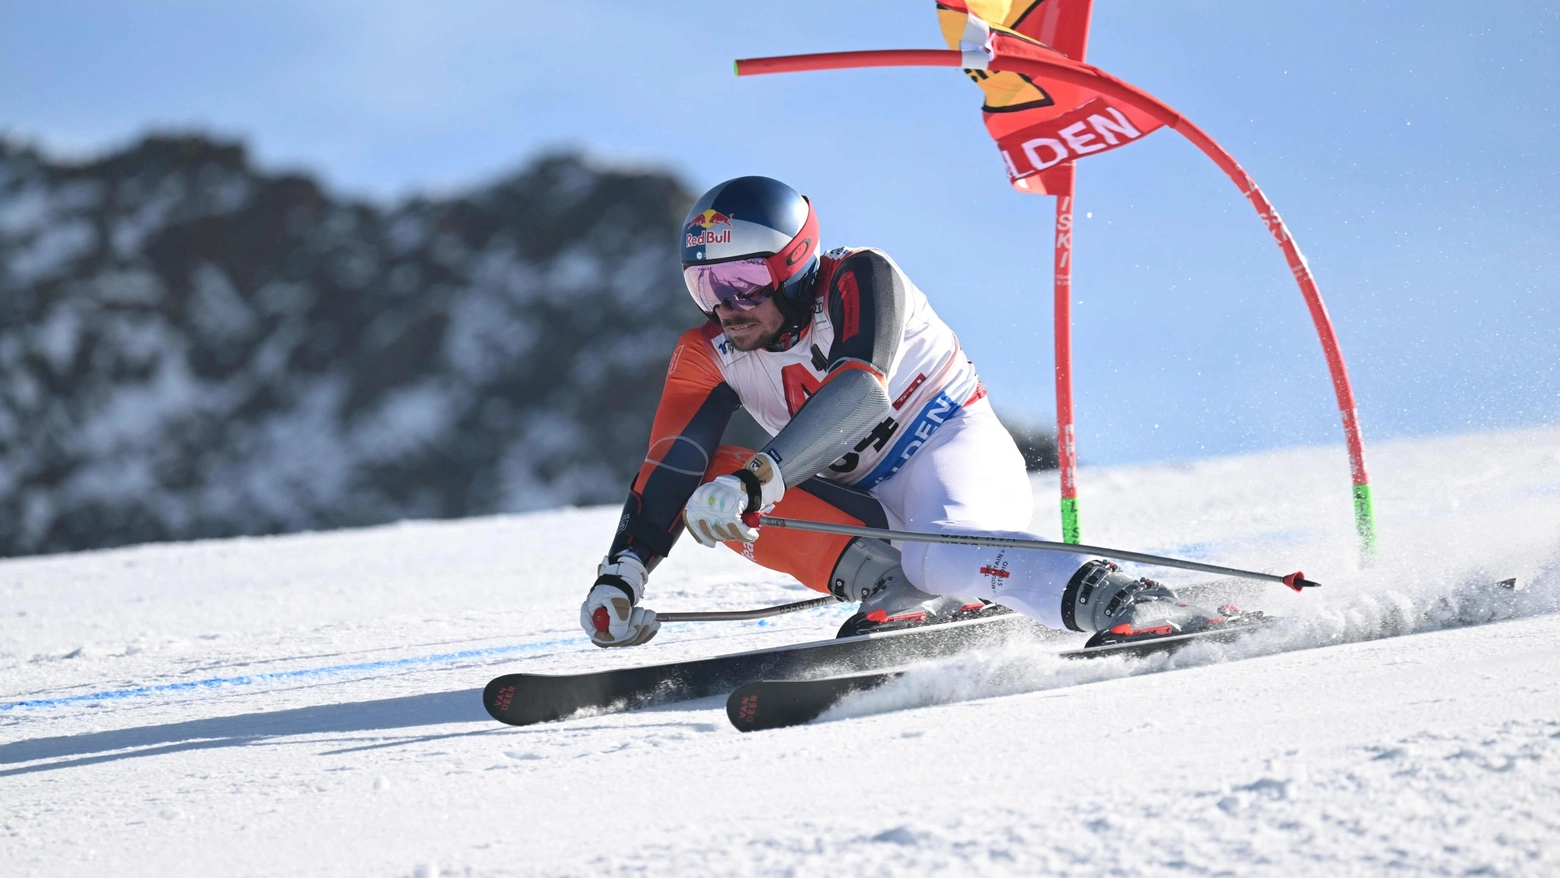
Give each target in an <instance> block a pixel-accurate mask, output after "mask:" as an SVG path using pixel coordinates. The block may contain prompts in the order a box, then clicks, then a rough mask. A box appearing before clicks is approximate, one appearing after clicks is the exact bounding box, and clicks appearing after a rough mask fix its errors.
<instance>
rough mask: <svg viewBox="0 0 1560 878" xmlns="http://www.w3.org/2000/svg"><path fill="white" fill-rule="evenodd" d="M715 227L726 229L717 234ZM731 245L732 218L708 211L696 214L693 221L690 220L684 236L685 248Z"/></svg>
mask: <svg viewBox="0 0 1560 878" xmlns="http://www.w3.org/2000/svg"><path fill="white" fill-rule="evenodd" d="M715 226H725V228H724V229H721V230H720V231H718V232H717V231H715V228H714V227H715ZM730 243H731V217H729V216H727V215H725V214H723V213H721V212H720V211H718V210H706V211H704V212H702V213H696V214H694V215H693V219H690V220H688V230H687V232H686V234H684V235H683V246H684V247H698V246H701V245H706V244H730Z"/></svg>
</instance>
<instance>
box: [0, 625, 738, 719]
mask: <svg viewBox="0 0 1560 878" xmlns="http://www.w3.org/2000/svg"><path fill="white" fill-rule="evenodd" d="M768 625H769V620H768V619H760V620H758V625H757V627H768ZM743 627H747V626H746V625H744V626H743ZM587 642H588V641H587V640H586V639H585V638H583V637H565V638H563V639H561V640H543V641H540V642H538V643H521V644H514V645H511V646H489V647H486V648H483V649H466V650H461V651H460V652H441V653H436V654H434V655H419V656H411V657H409V658H399V659H382V660H380V661H374V662H356V663H353V664H348V665H328V666H326V667H323V668H299V669H298V670H296V671H273V672H270V673H265V674H244V675H242V676H238V677H207V678H206V679H204V680H190V681H188V682H184V683H160V684H158V685H156V686H136V687H134V688H131V689H110V690H108V691H107V692H89V693H87V694H85V695H68V696H66V697H64V698H34V699H30V700H27V701H6V702H0V713H5V712H8V711H12V710H16V709H18V708H29V707H33V708H36V707H64V706H66V705H70V704H88V703H92V702H97V701H118V700H119V699H121V698H135V697H138V696H142V695H161V694H163V693H165V692H189V691H193V690H195V689H217V688H220V687H222V686H252V685H254V684H256V683H271V682H275V681H277V680H300V679H306V678H309V677H328V676H332V675H334V674H350V673H353V672H355V671H382V670H385V669H386V668H405V667H411V666H413V665H432V664H438V663H440V662H453V661H463V660H465V659H473V658H485V657H487V656H495V655H513V654H514V653H517V652H529V651H532V650H537V649H548V648H551V647H555V646H571V645H573V646H578V645H581V644H584V643H587Z"/></svg>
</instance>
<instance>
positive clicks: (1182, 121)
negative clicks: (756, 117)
mask: <svg viewBox="0 0 1560 878" xmlns="http://www.w3.org/2000/svg"><path fill="white" fill-rule="evenodd" d="M856 67H961V68H984V69H989V70H994V71H1004V70H1007V71H1012V72H1015V73H1021V74H1024V75H1025V76H1029V77H1034V78H1049V79H1054V80H1057V81H1059V82H1066V83H1070V84H1073V85H1080V86H1083V87H1085V88H1088V89H1091V90H1093V91H1095V92H1098V93H1099V94H1102V95H1105V96H1108V97H1111V98H1114V99H1116V100H1119V101H1121V102H1122V103H1125V104H1127V105H1129V106H1131V107H1133V108H1134V109H1137V110H1140V111H1142V112H1144V113H1147V114H1148V115H1150V116H1152V117H1154V118H1155V119H1157V120H1158V121H1159V122H1161V123H1162V124H1164V125H1166V126H1167V127H1169V128H1172V129H1174V130H1175V131H1177V132H1178V133H1180V134H1181V136H1182V137H1185V138H1186V139H1187V140H1189V141H1191V142H1192V144H1193V145H1195V146H1196V147H1197V148H1198V149H1200V150H1202V152H1203V154H1204V155H1206V156H1208V158H1210V159H1212V160H1213V162H1214V164H1216V165H1218V166H1219V169H1220V170H1222V171H1224V173H1225V175H1226V176H1228V177H1229V178H1230V180H1231V181H1233V182H1234V183H1235V186H1236V188H1238V189H1239V190H1240V193H1241V195H1244V196H1245V197H1246V200H1247V201H1249V202H1251V206H1252V207H1253V208H1255V209H1256V211H1257V216H1258V217H1259V218H1261V220H1262V222H1263V224H1264V225H1266V226H1267V229H1268V232H1269V234H1271V235H1272V236H1273V240H1274V242H1275V243H1277V244H1278V246H1279V249H1280V250H1281V251H1283V254H1284V259H1285V260H1286V261H1287V262H1288V263H1289V269H1290V272H1291V273H1292V274H1293V275H1294V278H1295V283H1296V284H1297V285H1299V287H1300V294H1301V295H1302V296H1303V297H1304V298H1305V303H1306V307H1307V308H1308V309H1309V310H1310V312H1311V322H1312V323H1313V324H1314V325H1315V327H1316V334H1317V339H1318V340H1319V341H1320V342H1321V345H1322V354H1323V356H1324V357H1325V358H1326V360H1327V369H1328V372H1329V373H1330V374H1331V376H1332V384H1333V393H1334V395H1335V396H1336V398H1337V400H1338V410H1339V414H1340V416H1341V419H1342V422H1343V433H1344V440H1345V444H1346V445H1347V447H1348V450H1349V471H1350V478H1351V481H1352V482H1353V499H1354V523H1355V530H1356V532H1357V533H1358V534H1359V540H1360V551H1361V554H1362V555H1365V556H1370V555H1374V554H1375V552H1376V525H1375V511H1374V506H1373V504H1372V502H1371V492H1370V478H1369V475H1368V474H1367V473H1366V471H1365V443H1364V440H1363V439H1362V438H1361V436H1360V425H1359V412H1358V410H1357V408H1356V405H1355V402H1354V390H1353V387H1352V385H1351V384H1350V383H1349V372H1348V368H1347V367H1346V366H1345V365H1344V362H1343V351H1342V349H1341V348H1340V347H1339V345H1338V336H1337V333H1336V331H1335V330H1334V329H1333V325H1332V318H1331V317H1330V316H1329V315H1328V313H1327V306H1326V305H1325V304H1324V303H1323V302H1322V295H1321V291H1320V290H1319V289H1318V288H1317V286H1316V278H1315V277H1313V276H1312V274H1311V269H1310V266H1308V265H1307V264H1306V261H1305V257H1304V256H1302V255H1301V254H1300V248H1299V247H1298V246H1296V244H1295V241H1294V237H1293V236H1292V235H1290V234H1289V228H1288V227H1287V226H1286V225H1284V221H1283V219H1282V218H1280V217H1279V215H1278V211H1277V210H1275V209H1274V208H1273V205H1272V203H1271V202H1270V201H1268V199H1267V196H1266V195H1264V194H1263V193H1262V190H1261V189H1259V188H1258V187H1257V184H1256V181H1255V180H1253V179H1251V175H1249V174H1247V173H1246V171H1245V169H1244V168H1242V167H1241V166H1240V163H1239V162H1237V161H1235V158H1234V156H1231V155H1230V154H1229V153H1228V152H1226V151H1225V150H1224V148H1223V147H1221V146H1219V144H1218V143H1217V142H1216V141H1215V140H1214V139H1213V138H1212V137H1209V136H1208V134H1207V132H1205V131H1203V130H1202V129H1201V128H1199V127H1197V125H1196V124H1194V123H1193V122H1192V121H1191V120H1190V119H1187V118H1186V117H1184V116H1182V115H1181V114H1180V113H1177V112H1176V111H1175V110H1173V109H1171V108H1170V106H1169V105H1168V104H1166V103H1164V102H1163V101H1161V100H1159V99H1158V98H1156V97H1154V96H1153V95H1151V94H1149V93H1148V92H1146V91H1144V90H1142V89H1140V88H1138V87H1137V86H1135V85H1132V84H1130V83H1127V82H1124V81H1122V80H1120V79H1117V78H1116V77H1114V76H1112V75H1110V74H1109V73H1106V72H1105V71H1103V70H1100V69H1099V68H1098V67H1094V66H1092V65H1089V64H1082V63H1079V62H1076V61H1069V60H1067V59H1065V58H1063V57H1061V56H1060V55H1058V56H1056V57H1055V58H1049V57H1047V58H1030V57H1016V56H1010V55H1000V54H999V55H996V56H995V57H993V58H990V60H989V62H988V61H987V59H986V56H985V55H984V54H983V53H979V52H956V51H953V50H951V49H908V50H905V49H899V50H879V51H862V52H830V53H824V54H815V55H788V56H784V57H777V58H753V59H745V60H739V61H737V62H736V72H737V75H738V76H750V75H754V74H762V73H793V72H800V71H804V70H842V69H848V68H856Z"/></svg>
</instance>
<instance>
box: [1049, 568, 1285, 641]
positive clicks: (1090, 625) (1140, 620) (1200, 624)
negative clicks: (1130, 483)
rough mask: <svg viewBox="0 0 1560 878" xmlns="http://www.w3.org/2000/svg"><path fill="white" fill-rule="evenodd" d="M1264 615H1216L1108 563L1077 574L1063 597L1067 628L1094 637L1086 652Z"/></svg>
mask: <svg viewBox="0 0 1560 878" xmlns="http://www.w3.org/2000/svg"><path fill="white" fill-rule="evenodd" d="M1261 616H1262V614H1261V613H1242V612H1241V611H1240V610H1238V609H1237V608H1235V607H1234V606H1233V605H1225V606H1223V607H1220V608H1219V609H1218V611H1217V612H1215V611H1212V610H1207V609H1204V608H1202V607H1199V606H1196V605H1193V604H1188V603H1186V602H1185V601H1182V600H1181V599H1180V598H1178V597H1176V595H1175V592H1173V591H1171V590H1170V589H1168V588H1165V587H1164V585H1162V584H1160V583H1158V582H1155V581H1154V580H1152V579H1149V578H1147V577H1143V578H1139V579H1133V578H1132V577H1130V576H1128V575H1127V574H1125V573H1122V572H1121V568H1120V567H1117V566H1116V565H1115V564H1112V563H1111V562H1109V561H1101V560H1094V561H1090V562H1088V563H1087V564H1084V565H1083V566H1082V567H1079V568H1078V572H1077V573H1074V574H1073V576H1072V579H1070V580H1068V582H1067V589H1066V591H1064V592H1062V624H1064V625H1066V626H1067V627H1068V628H1070V629H1072V630H1073V631H1081V632H1083V633H1085V634H1089V633H1092V634H1093V635H1094V636H1093V637H1090V638H1089V641H1088V643H1085V644H1084V648H1086V649H1087V648H1088V647H1093V646H1105V645H1107V644H1113V643H1131V642H1133V641H1137V640H1148V639H1152V638H1156V637H1170V636H1174V635H1177V634H1195V633H1197V632H1200V631H1207V630H1209V629H1211V628H1220V627H1223V626H1225V625H1231V626H1234V625H1236V624H1246V623H1250V622H1254V621H1257V620H1258V619H1260V618H1261Z"/></svg>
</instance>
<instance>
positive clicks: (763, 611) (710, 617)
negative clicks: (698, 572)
mask: <svg viewBox="0 0 1560 878" xmlns="http://www.w3.org/2000/svg"><path fill="white" fill-rule="evenodd" d="M833 603H838V601H837V600H835V599H834V598H833V597H832V596H830V597H822V598H808V599H807V600H805V601H797V602H796V603H794V604H780V605H779V606H774V607H759V608H758V609H755V610H723V611H713V612H708V613H656V614H655V617H656V618H657V619H660V620H661V621H662V622H745V621H747V620H748V619H763V618H765V617H768V616H783V615H785V614H786V613H799V612H801V611H802V610H811V609H812V608H814V607H822V606H826V605H828V604H833ZM597 627H598V628H599V627H600V626H599V625H598V626H597Z"/></svg>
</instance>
